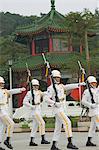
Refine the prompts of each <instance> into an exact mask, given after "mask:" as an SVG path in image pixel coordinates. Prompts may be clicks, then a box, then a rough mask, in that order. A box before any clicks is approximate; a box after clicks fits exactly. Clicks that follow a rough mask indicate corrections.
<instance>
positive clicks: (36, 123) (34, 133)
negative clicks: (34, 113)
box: [29, 118, 38, 146]
mask: <svg viewBox="0 0 99 150" xmlns="http://www.w3.org/2000/svg"><path fill="white" fill-rule="evenodd" d="M37 129H38V122H37V120H36V119H35V118H33V121H32V130H31V135H30V136H31V139H30V143H29V145H30V146H38V144H36V143H35V142H34V140H35V136H36V132H37Z"/></svg>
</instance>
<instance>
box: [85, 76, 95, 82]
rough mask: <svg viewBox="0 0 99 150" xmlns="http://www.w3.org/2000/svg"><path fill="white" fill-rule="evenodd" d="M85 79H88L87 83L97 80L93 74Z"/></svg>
mask: <svg viewBox="0 0 99 150" xmlns="http://www.w3.org/2000/svg"><path fill="white" fill-rule="evenodd" d="M87 80H88V82H89V83H92V82H96V83H97V80H96V78H95V77H94V76H89V77H88V78H87Z"/></svg>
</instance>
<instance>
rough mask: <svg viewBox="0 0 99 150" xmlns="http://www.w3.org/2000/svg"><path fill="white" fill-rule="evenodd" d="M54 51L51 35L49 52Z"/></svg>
mask: <svg viewBox="0 0 99 150" xmlns="http://www.w3.org/2000/svg"><path fill="white" fill-rule="evenodd" d="M52 51H53V41H52V37H51V36H50V38H49V52H52Z"/></svg>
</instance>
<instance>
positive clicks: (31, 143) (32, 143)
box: [29, 142, 38, 146]
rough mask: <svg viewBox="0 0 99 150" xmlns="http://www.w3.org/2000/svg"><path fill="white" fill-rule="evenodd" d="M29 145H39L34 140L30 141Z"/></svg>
mask: <svg viewBox="0 0 99 150" xmlns="http://www.w3.org/2000/svg"><path fill="white" fill-rule="evenodd" d="M29 146H38V144H36V143H34V142H30V143H29Z"/></svg>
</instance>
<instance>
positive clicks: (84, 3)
mask: <svg viewBox="0 0 99 150" xmlns="http://www.w3.org/2000/svg"><path fill="white" fill-rule="evenodd" d="M55 6H56V10H57V11H59V12H60V13H62V14H66V13H68V12H70V11H74V12H75V11H80V12H81V11H83V9H84V8H88V9H89V10H90V11H92V12H94V10H95V9H96V8H97V7H99V0H55ZM0 11H4V12H6V11H9V12H11V13H16V14H21V15H24V16H25V15H26V16H30V15H40V13H41V12H42V13H48V12H49V11H50V0H0Z"/></svg>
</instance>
